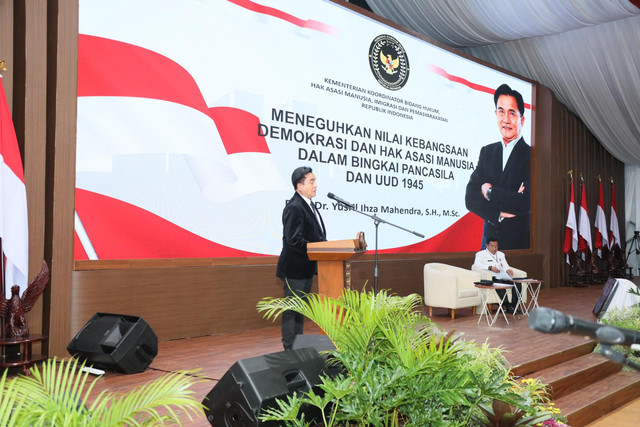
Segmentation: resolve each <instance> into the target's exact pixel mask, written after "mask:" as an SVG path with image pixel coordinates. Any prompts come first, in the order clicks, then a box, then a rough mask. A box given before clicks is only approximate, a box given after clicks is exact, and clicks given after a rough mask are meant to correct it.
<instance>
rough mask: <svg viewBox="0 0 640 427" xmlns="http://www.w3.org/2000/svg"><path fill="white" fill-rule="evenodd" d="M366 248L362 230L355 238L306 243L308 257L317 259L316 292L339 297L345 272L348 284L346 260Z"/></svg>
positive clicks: (348, 268)
mask: <svg viewBox="0 0 640 427" xmlns="http://www.w3.org/2000/svg"><path fill="white" fill-rule="evenodd" d="M366 249H367V243H366V242H365V240H364V233H363V232H359V233H358V236H357V237H356V238H355V239H347V240H331V241H328V242H313V243H307V254H308V256H309V259H310V260H312V261H318V294H320V295H326V296H328V297H331V298H338V297H340V296H341V295H342V290H343V289H344V287H345V274H346V276H347V284H348V285H349V281H350V278H349V276H350V274H351V266H350V264H349V262H348V261H349V260H351V259H354V258H356V257H357V256H359V254H361V253H363V252H364V251H365V250H366ZM347 287H349V286H347Z"/></svg>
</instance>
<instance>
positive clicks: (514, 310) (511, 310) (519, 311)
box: [507, 307, 524, 316]
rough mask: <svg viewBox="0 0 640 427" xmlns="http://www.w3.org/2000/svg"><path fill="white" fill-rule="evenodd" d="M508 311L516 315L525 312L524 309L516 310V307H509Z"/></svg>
mask: <svg viewBox="0 0 640 427" xmlns="http://www.w3.org/2000/svg"><path fill="white" fill-rule="evenodd" d="M507 313H509V314H513V315H514V316H516V315H518V314H524V313H523V312H522V310H516V308H515V307H507Z"/></svg>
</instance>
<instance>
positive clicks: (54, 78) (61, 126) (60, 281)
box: [44, 0, 126, 356]
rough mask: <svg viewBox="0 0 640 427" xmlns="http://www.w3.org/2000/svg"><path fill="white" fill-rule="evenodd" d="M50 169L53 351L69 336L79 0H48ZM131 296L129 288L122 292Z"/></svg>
mask: <svg viewBox="0 0 640 427" xmlns="http://www.w3.org/2000/svg"><path fill="white" fill-rule="evenodd" d="M47 18H48V21H47V30H48V32H47V37H48V38H47V44H48V48H49V56H48V63H47V71H48V74H47V124H48V127H47V169H46V190H45V191H46V202H45V258H46V259H47V260H50V262H51V264H50V265H51V284H50V286H49V287H48V290H47V292H46V293H45V301H44V304H45V316H44V317H45V330H47V331H48V335H49V337H50V338H49V341H48V343H47V344H48V351H49V354H50V355H56V356H63V355H66V354H67V351H66V346H67V344H68V343H69V338H70V320H71V316H70V315H71V306H72V304H73V301H72V299H71V272H72V270H73V212H74V191H75V158H76V151H75V148H76V113H77V109H76V98H77V76H78V1H77V0H49V2H48V10H47ZM123 297H124V298H126V294H123Z"/></svg>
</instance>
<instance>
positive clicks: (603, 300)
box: [593, 277, 618, 320]
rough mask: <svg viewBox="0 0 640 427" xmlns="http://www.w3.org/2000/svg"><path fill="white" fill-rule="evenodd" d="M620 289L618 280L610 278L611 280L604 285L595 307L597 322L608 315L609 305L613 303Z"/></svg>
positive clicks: (594, 313) (594, 314) (594, 312)
mask: <svg viewBox="0 0 640 427" xmlns="http://www.w3.org/2000/svg"><path fill="white" fill-rule="evenodd" d="M617 287H618V280H617V279H616V278H613V277H610V278H609V280H607V282H606V283H605V284H604V287H603V288H602V293H601V294H600V297H599V298H598V300H597V301H596V305H595V306H594V307H593V317H595V318H596V319H597V320H600V319H602V316H604V313H606V311H607V309H608V308H609V304H610V303H611V299H612V298H613V296H614V294H615V293H616V290H617Z"/></svg>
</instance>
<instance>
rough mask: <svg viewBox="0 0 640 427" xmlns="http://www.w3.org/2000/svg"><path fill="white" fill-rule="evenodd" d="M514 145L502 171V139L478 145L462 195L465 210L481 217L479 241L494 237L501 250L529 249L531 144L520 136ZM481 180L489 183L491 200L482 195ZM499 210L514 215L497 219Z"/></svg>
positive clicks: (482, 182)
mask: <svg viewBox="0 0 640 427" xmlns="http://www.w3.org/2000/svg"><path fill="white" fill-rule="evenodd" d="M512 144H513V142H512ZM515 144H516V145H515V146H514V147H513V151H512V152H511V155H510V156H509V160H508V161H507V164H506V165H505V168H504V171H503V170H502V147H503V142H502V141H499V142H496V143H493V144H489V145H485V146H484V147H482V149H481V150H480V158H479V159H478V164H477V165H476V169H475V170H474V171H473V173H472V174H471V178H470V179H469V183H468V184H467V191H466V196H465V203H466V206H467V209H468V210H469V211H471V212H473V213H475V214H476V215H478V216H480V217H482V218H483V219H484V227H483V230H482V231H483V236H482V242H485V241H486V238H487V237H490V236H493V237H496V238H497V239H498V240H499V242H500V249H502V250H504V249H523V248H529V219H530V207H529V203H530V195H531V147H530V146H529V145H527V144H526V143H525V142H524V138H520V139H519V140H518V141H517V142H516V143H515ZM485 182H489V183H491V184H492V185H493V187H492V190H491V197H490V198H491V200H487V199H485V197H484V196H483V195H482V191H481V187H482V184H484V183H485ZM521 184H522V185H524V192H523V193H518V189H519V188H520V185H521ZM501 211H502V212H508V213H511V214H514V215H516V216H515V217H514V218H504V219H503V220H502V221H500V220H499V218H500V212H501ZM482 246H483V247H484V245H482Z"/></svg>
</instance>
